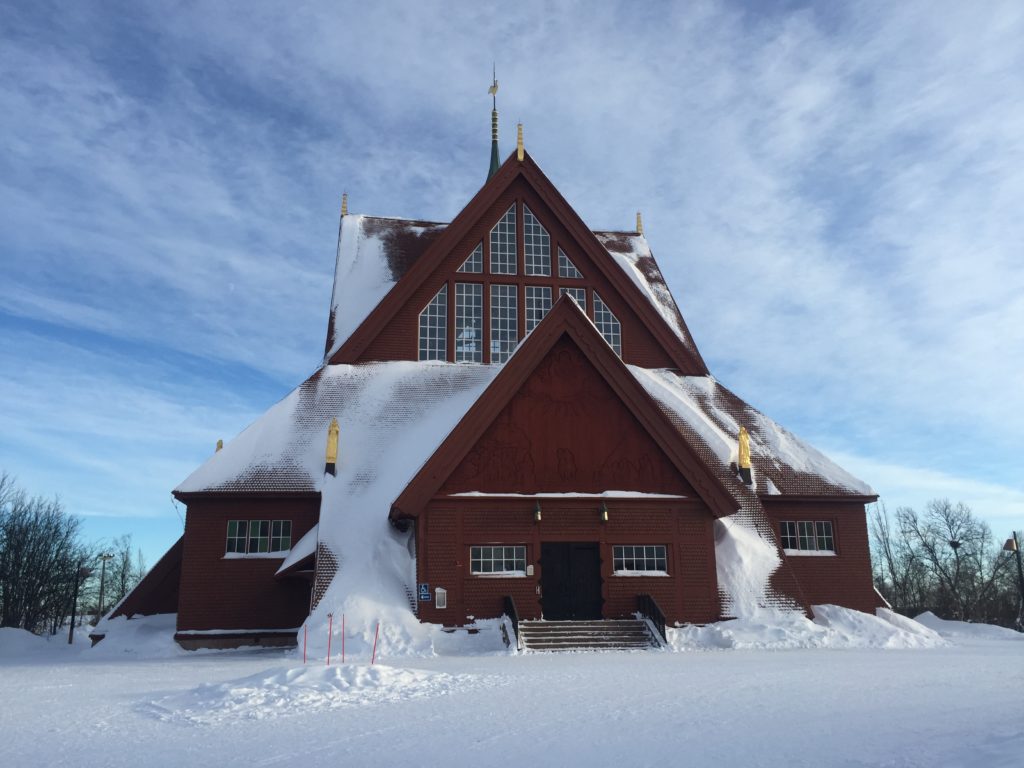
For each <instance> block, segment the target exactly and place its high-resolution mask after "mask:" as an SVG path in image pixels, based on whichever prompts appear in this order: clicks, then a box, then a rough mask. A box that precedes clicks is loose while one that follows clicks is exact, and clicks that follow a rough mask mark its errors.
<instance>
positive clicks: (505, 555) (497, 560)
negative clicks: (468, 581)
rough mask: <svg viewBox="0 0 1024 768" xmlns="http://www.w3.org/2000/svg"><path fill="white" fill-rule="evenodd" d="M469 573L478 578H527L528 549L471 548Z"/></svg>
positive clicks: (521, 547) (517, 547) (520, 547)
mask: <svg viewBox="0 0 1024 768" xmlns="http://www.w3.org/2000/svg"><path fill="white" fill-rule="evenodd" d="M469 571H470V573H472V574H474V575H476V576H525V575H526V547H525V546H511V547H504V546H486V547H470V548H469Z"/></svg>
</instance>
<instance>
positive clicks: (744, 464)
mask: <svg viewBox="0 0 1024 768" xmlns="http://www.w3.org/2000/svg"><path fill="white" fill-rule="evenodd" d="M739 465H740V469H750V433H749V432H747V428H746V427H740V461H739Z"/></svg>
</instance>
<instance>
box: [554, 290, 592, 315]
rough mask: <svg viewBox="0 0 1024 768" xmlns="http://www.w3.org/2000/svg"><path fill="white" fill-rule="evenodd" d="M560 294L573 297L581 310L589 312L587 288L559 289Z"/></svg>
mask: <svg viewBox="0 0 1024 768" xmlns="http://www.w3.org/2000/svg"><path fill="white" fill-rule="evenodd" d="M558 292H559V294H565V295H567V296H571V297H572V298H573V299H575V300H576V303H577V304H579V305H580V309H582V310H583V311H584V312H586V311H587V289H586V288H559V289H558Z"/></svg>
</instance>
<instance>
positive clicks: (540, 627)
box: [519, 619, 655, 651]
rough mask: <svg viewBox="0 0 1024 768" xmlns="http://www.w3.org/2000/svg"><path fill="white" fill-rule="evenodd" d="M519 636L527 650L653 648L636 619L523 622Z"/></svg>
mask: <svg viewBox="0 0 1024 768" xmlns="http://www.w3.org/2000/svg"><path fill="white" fill-rule="evenodd" d="M519 635H520V638H521V639H522V642H523V648H524V649H525V650H528V651H577V650H607V651H611V650H642V649H645V648H651V647H653V646H654V645H655V643H654V642H653V639H652V638H651V635H650V633H649V632H648V630H647V625H646V623H645V622H642V621H637V620H636V619H610V620H606V621H602V620H589V621H523V622H520V623H519Z"/></svg>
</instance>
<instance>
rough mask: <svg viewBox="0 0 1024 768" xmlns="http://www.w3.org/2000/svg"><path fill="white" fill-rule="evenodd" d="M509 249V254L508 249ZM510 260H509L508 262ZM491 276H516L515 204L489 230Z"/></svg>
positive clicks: (517, 259)
mask: <svg viewBox="0 0 1024 768" xmlns="http://www.w3.org/2000/svg"><path fill="white" fill-rule="evenodd" d="M510 248H511V253H509V249H510ZM510 259H511V260H510ZM490 261H491V263H490V268H491V274H492V275H515V274H518V269H517V267H518V262H519V254H518V249H517V248H516V204H515V203H512V205H511V207H510V208H509V209H508V210H507V211H505V214H504V215H503V216H502V217H501V218H500V219H498V223H497V224H495V225H494V226H493V227H492V228H491V259H490Z"/></svg>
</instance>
